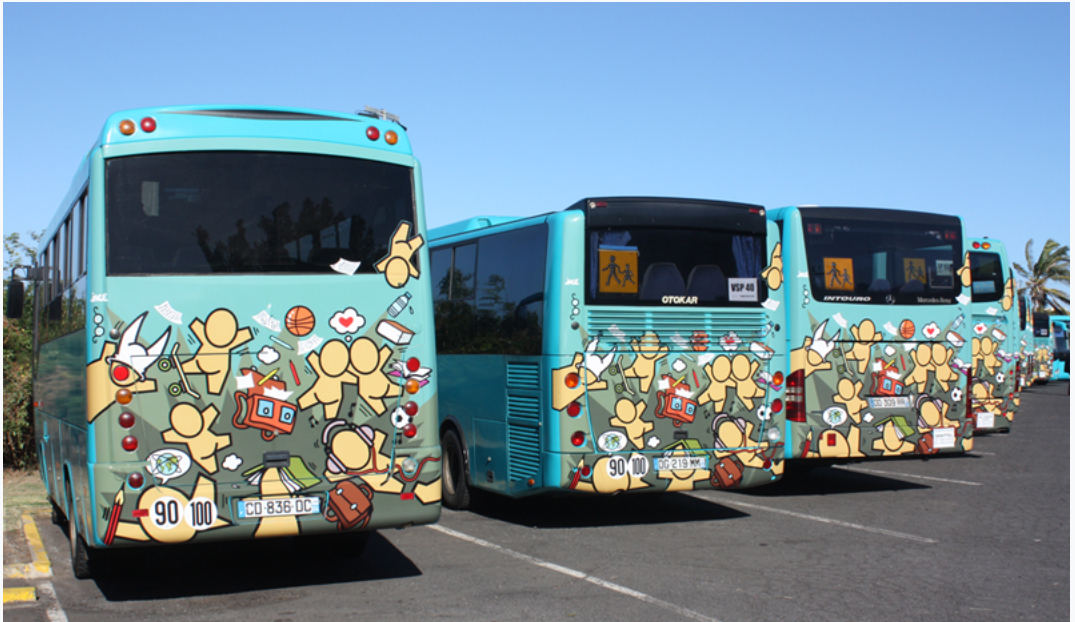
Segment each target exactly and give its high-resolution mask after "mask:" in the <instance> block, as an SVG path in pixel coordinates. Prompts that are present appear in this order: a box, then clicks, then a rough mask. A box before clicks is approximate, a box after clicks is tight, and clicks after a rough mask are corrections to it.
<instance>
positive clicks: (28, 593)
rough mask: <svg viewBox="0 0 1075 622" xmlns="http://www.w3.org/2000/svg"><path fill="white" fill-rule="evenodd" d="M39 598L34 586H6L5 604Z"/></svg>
mask: <svg viewBox="0 0 1075 622" xmlns="http://www.w3.org/2000/svg"><path fill="white" fill-rule="evenodd" d="M34 600H37V589H36V588H33V587H5V588H4V604H5V605H6V604H8V603H24V602H28V601H34Z"/></svg>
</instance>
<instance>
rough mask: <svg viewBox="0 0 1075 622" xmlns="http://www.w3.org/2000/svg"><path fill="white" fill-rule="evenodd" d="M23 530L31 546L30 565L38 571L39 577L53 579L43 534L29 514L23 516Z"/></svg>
mask: <svg viewBox="0 0 1075 622" xmlns="http://www.w3.org/2000/svg"><path fill="white" fill-rule="evenodd" d="M22 529H23V532H25V533H26V542H27V543H28V544H29V545H30V559H31V560H32V561H31V562H30V565H31V566H33V569H34V570H35V571H37V574H38V576H41V577H51V576H52V564H50V563H49V556H48V553H46V552H45V542H44V541H43V540H42V539H41V532H40V531H38V529H37V523H35V522H34V517H33V516H30V515H29V514H23V515H22Z"/></svg>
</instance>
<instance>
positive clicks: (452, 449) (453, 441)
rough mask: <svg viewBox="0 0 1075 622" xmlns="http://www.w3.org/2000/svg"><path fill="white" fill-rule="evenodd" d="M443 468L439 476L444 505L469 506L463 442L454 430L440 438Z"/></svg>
mask: <svg viewBox="0 0 1075 622" xmlns="http://www.w3.org/2000/svg"><path fill="white" fill-rule="evenodd" d="M441 450H442V452H443V458H442V459H443V460H444V469H443V475H442V477H441V482H442V484H443V487H444V488H443V490H444V505H445V507H448V508H450V509H452V510H466V509H468V508H470V484H469V483H468V481H469V477H468V476H469V473H468V469H467V463H466V458H465V456H464V455H463V443H461V442H460V441H459V435H458V434H456V433H455V430H448V431H447V432H445V433H444V436H443V437H442V438H441Z"/></svg>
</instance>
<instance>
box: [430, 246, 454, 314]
mask: <svg viewBox="0 0 1075 622" xmlns="http://www.w3.org/2000/svg"><path fill="white" fill-rule="evenodd" d="M429 263H431V264H432V266H430V273H429V276H430V279H431V281H430V282H431V283H432V284H433V300H434V301H436V302H442V301H445V300H448V299H449V298H450V297H451V284H452V282H451V270H452V249H451V248H438V249H437V250H435V251H433V252H432V253H430V254H429Z"/></svg>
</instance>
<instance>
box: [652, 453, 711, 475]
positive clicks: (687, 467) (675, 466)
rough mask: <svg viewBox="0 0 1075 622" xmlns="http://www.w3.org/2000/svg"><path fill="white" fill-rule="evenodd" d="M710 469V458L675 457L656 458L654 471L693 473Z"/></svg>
mask: <svg viewBox="0 0 1075 622" xmlns="http://www.w3.org/2000/svg"><path fill="white" fill-rule="evenodd" d="M695 469H706V470H708V469H709V456H674V457H671V458H654V459H653V470H654V471H693V470H695Z"/></svg>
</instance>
